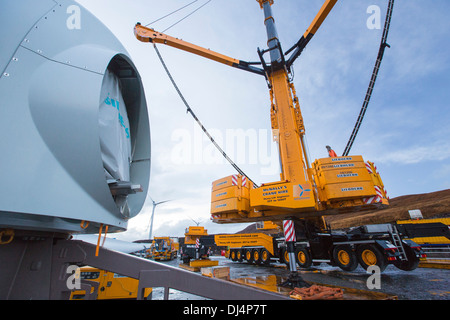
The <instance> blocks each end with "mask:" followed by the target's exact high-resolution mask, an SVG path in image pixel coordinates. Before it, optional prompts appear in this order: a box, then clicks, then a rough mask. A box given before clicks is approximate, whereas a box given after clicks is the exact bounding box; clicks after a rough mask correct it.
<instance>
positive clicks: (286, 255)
mask: <svg viewBox="0 0 450 320" xmlns="http://www.w3.org/2000/svg"><path fill="white" fill-rule="evenodd" d="M280 262H281V263H284V264H286V265H287V266H289V253H288V252H287V249H286V248H281V250H280Z"/></svg>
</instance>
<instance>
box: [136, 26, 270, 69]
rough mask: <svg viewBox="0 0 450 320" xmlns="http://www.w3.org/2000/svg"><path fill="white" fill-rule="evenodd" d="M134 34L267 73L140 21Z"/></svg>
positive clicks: (227, 63) (139, 37)
mask: <svg viewBox="0 0 450 320" xmlns="http://www.w3.org/2000/svg"><path fill="white" fill-rule="evenodd" d="M134 34H135V36H136V38H137V39H138V40H139V41H142V42H151V43H162V44H165V45H167V46H170V47H174V48H177V49H180V50H183V51H187V52H190V53H193V54H196V55H198V56H202V57H204V58H207V59H210V60H213V61H216V62H219V63H223V64H225V65H227V66H231V67H234V68H238V69H242V70H245V71H249V72H252V73H256V74H259V75H263V76H264V75H265V72H264V70H262V69H260V68H256V67H253V66H251V63H249V62H247V61H243V60H238V59H234V58H231V57H228V56H226V55H224V54H221V53H218V52H215V51H212V50H209V49H206V48H203V47H200V46H197V45H195V44H192V43H189V42H187V41H183V40H181V39H178V38H175V37H171V36H169V35H167V34H163V33H161V32H158V31H156V30H154V29H152V28H147V27H144V26H143V25H141V24H140V23H139V22H138V23H136V26H135V27H134Z"/></svg>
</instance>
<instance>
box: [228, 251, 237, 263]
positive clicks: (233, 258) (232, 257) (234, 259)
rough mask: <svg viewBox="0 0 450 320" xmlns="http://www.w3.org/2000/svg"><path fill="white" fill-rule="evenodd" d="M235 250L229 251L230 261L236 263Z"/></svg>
mask: <svg viewBox="0 0 450 320" xmlns="http://www.w3.org/2000/svg"><path fill="white" fill-rule="evenodd" d="M236 251H237V250H235V249H231V251H230V259H231V261H237V252H236Z"/></svg>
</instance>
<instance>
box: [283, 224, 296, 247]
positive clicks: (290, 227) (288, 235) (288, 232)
mask: <svg viewBox="0 0 450 320" xmlns="http://www.w3.org/2000/svg"><path fill="white" fill-rule="evenodd" d="M283 228H284V237H285V239H286V241H287V242H289V241H295V230H294V223H293V222H292V220H284V221H283Z"/></svg>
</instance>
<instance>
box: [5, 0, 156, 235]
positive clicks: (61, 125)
mask: <svg viewBox="0 0 450 320" xmlns="http://www.w3.org/2000/svg"><path fill="white" fill-rule="evenodd" d="M0 38H1V48H0V70H1V72H2V73H1V74H0V101H1V102H0V128H1V132H2V133H1V137H0V150H1V156H0V172H1V174H0V229H2V228H13V229H22V230H41V231H56V232H69V233H74V232H86V233H95V232H98V227H99V225H100V224H104V225H108V226H109V232H110V231H120V230H126V228H127V220H128V219H129V218H131V217H134V216H135V215H137V214H138V213H139V212H140V210H141V208H142V206H143V204H144V201H145V198H146V195H147V190H148V183H149V177H150V130H149V123H148V112H147V104H146V100H145V95H144V90H143V86H142V82H141V79H140V76H139V74H138V71H137V70H136V68H135V66H134V65H133V63H132V61H131V59H130V58H129V55H128V53H127V52H126V50H125V49H124V47H123V46H122V45H121V44H120V42H119V41H118V40H117V39H116V37H115V36H114V35H113V34H112V33H111V32H110V31H109V30H108V29H107V28H106V27H105V26H104V25H103V24H102V23H101V22H100V21H98V20H97V19H96V18H95V17H94V16H93V15H92V14H90V13H89V12H88V11H86V10H85V9H84V8H83V7H81V6H79V5H78V4H77V3H75V2H73V1H66V0H63V1H59V0H56V1H53V0H52V1H49V0H48V1H47V0H40V1H36V0H24V1H8V2H7V4H4V5H3V8H2V10H1V13H0ZM82 222H83V225H84V226H85V225H86V223H85V222H89V225H88V227H87V228H86V229H82V228H81V224H82Z"/></svg>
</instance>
